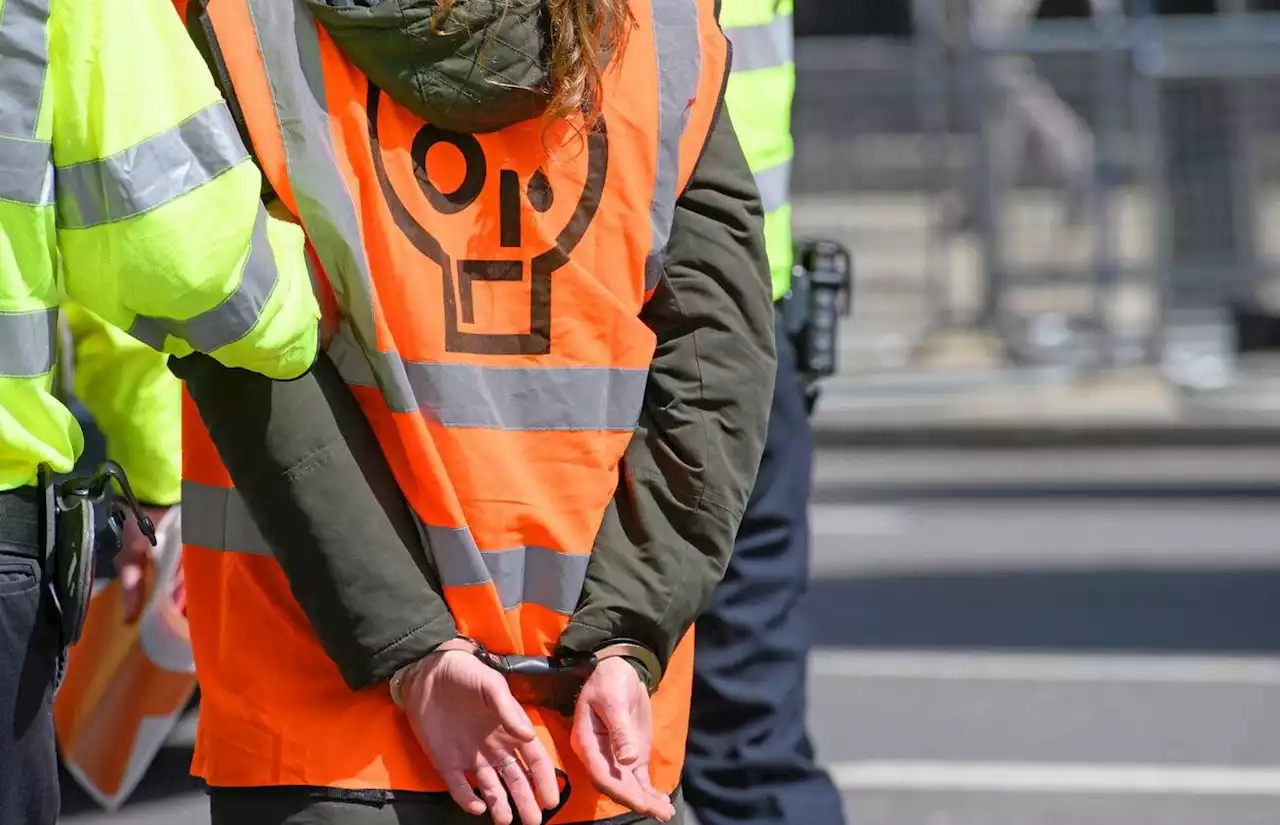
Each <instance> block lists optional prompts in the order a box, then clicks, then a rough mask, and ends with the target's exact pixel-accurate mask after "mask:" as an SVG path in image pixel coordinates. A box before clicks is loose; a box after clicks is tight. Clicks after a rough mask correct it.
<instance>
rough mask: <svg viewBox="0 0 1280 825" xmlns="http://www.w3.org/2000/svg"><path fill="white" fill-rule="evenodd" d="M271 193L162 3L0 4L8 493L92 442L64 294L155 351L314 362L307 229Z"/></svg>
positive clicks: (58, 467)
mask: <svg viewBox="0 0 1280 825" xmlns="http://www.w3.org/2000/svg"><path fill="white" fill-rule="evenodd" d="M261 186H262V182H261V176H260V174H259V172H258V169H257V167H256V166H255V165H254V163H253V161H252V160H251V159H250V157H249V154H248V152H247V151H246V150H245V148H244V146H243V144H242V142H241V140H240V137H239V133H238V132H237V130H236V126H235V121H234V119H233V118H232V116H231V114H230V112H229V110H228V108H227V104H226V103H225V102H224V101H223V100H222V98H221V97H220V95H219V93H218V91H217V88H216V86H215V85H214V82H213V78H212V77H210V75H209V70H208V68H207V67H206V65H205V63H204V61H203V60H202V59H201V57H200V54H199V52H198V51H197V50H196V48H195V46H194V45H193V44H192V42H191V39H190V38H189V37H188V35H187V33H186V31H185V30H184V28H183V26H182V23H181V21H180V20H179V19H178V18H177V16H176V15H175V14H174V13H173V6H172V4H171V2H170V0H0V490H6V489H12V488H14V487H18V486H21V485H25V484H29V483H31V482H32V481H34V480H35V477H36V470H37V467H38V466H39V465H40V464H41V463H46V464H48V465H50V466H51V467H52V469H53V470H54V471H56V472H67V471H69V470H70V469H71V467H72V466H73V464H74V463H75V460H76V458H77V456H78V455H79V453H80V451H81V450H82V448H83V434H82V433H81V432H80V428H79V426H78V425H77V423H76V421H75V419H74V416H73V415H72V414H71V412H70V411H69V410H68V409H67V408H66V407H65V406H64V405H63V404H62V403H60V402H59V401H58V400H57V398H56V397H55V396H54V394H53V392H52V389H53V386H52V383H53V368H54V359H55V352H56V346H55V339H56V327H57V310H58V307H59V306H60V305H61V304H62V303H63V302H64V301H65V300H67V299H70V300H71V301H74V302H75V303H78V304H80V305H81V306H83V307H84V308H86V309H88V310H90V311H91V312H93V313H94V314H95V315H97V316H98V317H100V318H101V319H102V320H104V321H106V322H107V323H109V324H111V325H112V326H115V327H117V328H119V329H122V330H127V331H128V332H129V333H130V334H131V335H132V336H133V337H135V338H137V339H138V340H140V341H142V342H144V343H146V344H148V345H150V346H151V347H153V348H154V349H156V350H158V351H162V352H168V353H173V354H177V355H186V354H189V353H190V352H192V351H193V350H199V351H201V352H207V353H209V354H210V355H212V356H213V357H214V358H216V359H218V360H219V361H221V362H222V363H224V364H226V365H228V366H234V367H243V368H247V369H251V370H255V371H257V372H261V373H263V374H266V375H268V376H271V377H273V378H293V377H296V376H298V375H301V374H302V373H303V372H305V371H306V370H307V368H308V367H309V366H310V365H311V363H312V361H313V360H314V358H315V354H316V349H317V343H318V341H317V326H318V319H319V308H318V306H317V304H316V300H315V296H314V295H313V293H312V289H311V281H310V277H309V275H308V272H307V269H306V262H305V259H304V257H303V243H304V239H303V236H302V231H301V230H300V229H299V228H298V227H297V226H295V225H293V224H291V223H288V222H285V221H279V220H276V219H274V218H270V217H268V215H267V212H266V210H265V209H264V208H263V206H262V203H261V198H260V195H261Z"/></svg>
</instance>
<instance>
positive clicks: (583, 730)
mask: <svg viewBox="0 0 1280 825" xmlns="http://www.w3.org/2000/svg"><path fill="white" fill-rule="evenodd" d="M573 736H574V741H575V744H576V745H577V750H578V756H579V757H580V758H581V759H582V761H583V762H584V763H585V764H586V766H587V773H588V774H589V775H590V776H591V782H592V784H593V785H595V787H596V789H597V790H598V791H600V792H601V793H602V794H604V795H606V796H608V797H609V798H610V799H612V800H613V801H614V802H617V803H618V804H619V805H625V806H626V807H627V808H630V809H631V810H632V811H635V812H636V813H638V814H642V815H644V816H651V817H657V815H658V814H659V813H660V812H661V809H660V807H659V806H658V805H656V804H655V800H654V799H653V798H652V797H650V796H649V794H647V793H645V791H644V790H643V789H642V788H641V787H640V784H639V783H638V782H637V781H636V779H635V777H634V776H633V775H632V774H631V771H629V770H619V769H618V767H617V765H616V760H615V759H614V758H613V754H612V752H611V745H610V739H609V736H608V733H607V731H605V730H604V729H603V722H600V721H599V720H596V719H595V718H593V714H591V713H578V714H575V718H574V725H573Z"/></svg>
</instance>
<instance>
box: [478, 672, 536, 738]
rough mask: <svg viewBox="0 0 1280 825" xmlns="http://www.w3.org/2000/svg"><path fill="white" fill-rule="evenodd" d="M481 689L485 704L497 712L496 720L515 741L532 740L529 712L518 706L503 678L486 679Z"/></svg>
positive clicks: (531, 724)
mask: <svg viewBox="0 0 1280 825" xmlns="http://www.w3.org/2000/svg"><path fill="white" fill-rule="evenodd" d="M494 676H497V674H494ZM481 690H483V692H484V702H485V704H486V705H488V706H489V709H490V710H492V711H493V712H494V713H496V714H498V720H499V721H500V722H501V723H502V727H503V729H504V730H505V731H506V733H507V734H508V735H509V736H511V738H513V739H515V740H516V741H517V742H532V741H533V740H534V738H535V734H534V732H533V723H532V722H530V721H529V714H527V713H525V712H524V708H522V707H520V703H519V702H517V701H516V700H515V697H514V696H512V695H511V688H510V687H508V686H507V681H506V680H505V679H503V678H502V677H501V676H497V678H494V679H486V680H485V682H484V686H483V687H482V688H481Z"/></svg>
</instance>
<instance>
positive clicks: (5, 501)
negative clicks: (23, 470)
mask: <svg viewBox="0 0 1280 825" xmlns="http://www.w3.org/2000/svg"><path fill="white" fill-rule="evenodd" d="M0 545H4V547H3V552H5V553H10V554H16V555H21V556H26V557H28V558H33V559H35V560H36V561H40V562H43V561H44V548H43V547H42V545H41V541H40V490H39V489H38V488H36V487H19V488H18V489H16V490H5V491H3V492H0Z"/></svg>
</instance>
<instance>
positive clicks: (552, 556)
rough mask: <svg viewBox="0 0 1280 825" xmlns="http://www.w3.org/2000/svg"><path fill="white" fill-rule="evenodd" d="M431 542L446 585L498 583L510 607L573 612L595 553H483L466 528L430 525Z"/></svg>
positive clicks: (521, 549) (539, 549) (519, 550)
mask: <svg viewBox="0 0 1280 825" xmlns="http://www.w3.org/2000/svg"><path fill="white" fill-rule="evenodd" d="M427 542H428V543H429V544H430V546H431V553H432V557H433V558H434V559H435V561H436V567H437V569H438V571H439V573H440V583H441V584H443V585H444V586H445V587H467V586H470V585H477V584H487V583H489V582H493V584H494V586H495V587H496V588H497V590H498V598H499V599H500V600H501V601H502V606H503V608H504V609H506V610H511V609H512V608H515V607H519V606H520V605H522V604H536V605H539V606H541V607H545V608H547V609H548V610H553V611H555V612H556V613H563V614H565V615H568V614H571V613H573V611H574V610H576V609H577V607H578V600H579V599H580V598H581V596H582V584H583V582H584V581H586V578H587V564H588V562H589V561H590V556H583V555H571V554H569V553H557V552H556V551H554V550H548V549H546V548H543V547H517V548H515V549H512V550H488V551H484V552H481V551H480V550H479V549H478V548H476V543H475V539H474V538H472V536H471V532H470V531H469V530H466V529H465V528H463V529H459V530H450V529H447V528H443V527H428V528H427Z"/></svg>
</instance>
